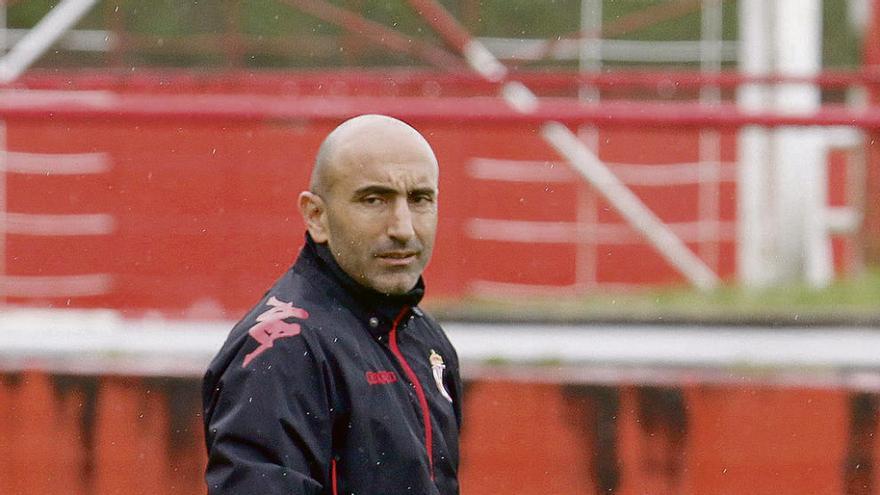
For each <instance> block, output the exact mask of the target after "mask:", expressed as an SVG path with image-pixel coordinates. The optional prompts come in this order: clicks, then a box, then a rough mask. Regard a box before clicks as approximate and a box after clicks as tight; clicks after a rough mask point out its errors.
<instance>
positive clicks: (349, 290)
mask: <svg viewBox="0 0 880 495" xmlns="http://www.w3.org/2000/svg"><path fill="white" fill-rule="evenodd" d="M296 265H297V266H299V265H306V266H308V267H310V268H312V269H313V270H315V271H316V272H317V274H320V275H321V276H322V277H321V278H324V281H323V283H324V284H325V285H326V287H324V288H325V289H326V290H328V291H329V292H330V294H331V295H332V296H333V297H334V298H336V299H338V300H339V302H341V303H342V304H343V305H345V306H346V307H348V308H349V309H351V310H352V312H353V313H354V314H355V316H357V317H358V318H359V319H361V320H362V321H363V322H364V324H365V325H366V327H367V328H368V329H369V330H370V333H372V334H373V335H374V336H375V337H381V336H383V335H386V334H388V332H390V331H391V327H392V325H393V324H394V320H395V319H396V318H397V317H398V316H399V315H400V314H401V312H404V311H409V310H410V309H412V311H413V312H414V313H416V314H420V313H421V312H420V311H419V309H418V308H416V305H417V304H418V303H419V301H421V300H422V297H423V296H424V294H425V283H424V280H423V279H422V277H419V280H418V282H417V283H416V285H415V287H413V288H412V289H411V290H410V291H409V292H407V293H405V294H400V295H389V294H383V293H381V292H378V291H376V290H374V289H371V288H369V287H366V286H364V285H361V284H359V283H358V282H356V281H355V280H354V279H353V278H351V276H349V275H348V274H347V273H345V271H343V270H342V268H341V267H340V266H339V264H338V263H337V262H336V259H335V258H334V257H333V254H332V253H331V252H330V249H329V248H328V247H327V244H325V243H321V244H319V243H317V242H315V241H314V240H313V239H312V236H311V235H309V233H308V232H306V242H305V245H304V246H303V249H302V251H301V252H300V255H299V260H297V263H296Z"/></svg>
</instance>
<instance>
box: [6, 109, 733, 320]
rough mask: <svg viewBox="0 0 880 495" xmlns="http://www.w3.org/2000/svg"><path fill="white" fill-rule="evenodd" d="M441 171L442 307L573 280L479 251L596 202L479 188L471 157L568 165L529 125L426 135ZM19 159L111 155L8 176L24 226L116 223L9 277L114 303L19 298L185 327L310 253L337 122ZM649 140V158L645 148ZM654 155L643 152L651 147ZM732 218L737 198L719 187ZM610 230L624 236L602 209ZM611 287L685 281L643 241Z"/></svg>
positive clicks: (130, 131)
mask: <svg viewBox="0 0 880 495" xmlns="http://www.w3.org/2000/svg"><path fill="white" fill-rule="evenodd" d="M413 124H414V125H415V126H416V127H418V128H419V129H420V130H422V132H424V133H425V134H426V136H427V137H428V139H429V141H430V142H431V143H432V144H433V145H434V147H435V148H436V151H437V155H438V157H439V159H440V162H441V164H442V177H441V186H440V187H441V223H440V231H439V240H438V245H437V248H436V250H435V257H434V259H433V261H432V264H431V266H430V268H429V270H428V273H427V279H428V283H429V290H430V293H429V295H430V296H431V297H453V298H454V297H460V296H464V295H468V294H469V293H470V290H471V288H472V287H471V282H472V281H473V280H486V281H497V282H509V283H518V284H543V285H560V286H564V285H570V284H573V283H575V281H576V280H575V277H576V275H575V273H576V261H575V259H576V256H577V252H578V250H577V247H576V244H572V243H560V244H539V245H531V244H528V243H515V242H499V241H481V240H479V239H473V238H469V237H468V236H467V234H466V228H467V225H468V222H469V221H470V219H471V218H474V217H479V218H487V219H513V220H527V221H534V220H542V221H548V222H566V221H567V222H572V221H574V220H576V212H577V210H578V205H579V202H583V201H587V200H588V199H589V198H590V197H594V196H592V195H593V193H591V192H590V191H589V190H588V189H587V188H586V187H585V186H583V185H582V183H579V181H578V180H577V179H572V181H570V182H567V183H562V184H560V183H550V182H546V183H542V182H535V183H530V184H523V183H515V182H496V181H491V180H479V179H475V178H472V177H469V176H468V164H469V161H470V159H471V158H473V157H491V158H509V159H518V160H552V161H558V158H557V157H556V156H555V155H554V153H553V152H552V150H550V149H548V147H547V146H546V145H545V144H544V143H543V142H542V141H541V139H540V138H539V137H537V136H536V135H535V129H533V128H528V127H521V128H514V127H500V126H486V127H475V126H453V125H441V124H432V123H430V122H413ZM7 126H8V127H7V131H8V136H7V141H8V148H9V150H11V151H22V152H29V153H85V152H100V153H106V154H108V155H109V157H110V162H111V164H112V165H111V166H112V168H111V169H110V170H109V172H107V173H104V174H96V175H81V176H69V175H64V176H62V175H54V176H53V175H48V176H47V175H28V174H16V173H10V174H7V184H8V209H9V211H11V212H16V213H43V214H69V213H79V214H82V213H108V214H111V215H112V216H113V218H114V219H115V223H116V227H115V230H114V231H113V233H112V234H110V235H106V236H100V235H98V236H79V237H71V236H64V237H61V236H51V237H46V236H34V235H22V234H9V235H8V236H7V252H6V262H7V271H8V274H9V275H13V276H19V275H24V276H34V275H40V276H51V275H76V274H85V273H108V274H112V276H113V277H114V285H113V289H112V291H111V292H110V293H108V294H104V295H100V296H97V297H79V298H76V297H74V298H72V299H71V300H70V301H68V300H67V298H66V297H54V298H46V299H43V298H39V297H29V298H15V297H13V298H11V300H12V301H13V302H24V303H29V304H36V305H44V304H49V305H55V306H65V305H68V304H69V305H70V306H85V307H95V306H108V307H114V308H124V309H151V308H158V309H162V310H165V311H169V312H172V313H179V312H182V314H185V312H186V310H187V308H193V307H195V306H201V307H211V306H219V307H222V308H224V309H227V310H229V311H232V312H233V313H230V314H223V315H218V316H227V317H231V316H234V315H235V313H236V312H240V311H241V310H243V309H245V308H246V307H248V306H249V305H250V304H251V303H252V302H253V301H254V300H255V299H256V298H258V296H259V294H261V293H262V291H263V290H265V288H266V286H267V285H268V284H269V283H270V282H271V281H272V280H273V279H274V278H275V277H277V276H278V275H279V274H281V273H282V272H283V271H284V270H285V269H286V268H287V266H288V265H289V263H290V262H291V260H293V258H294V257H295V255H296V252H297V249H298V247H299V245H300V244H301V240H302V233H303V226H302V222H301V220H300V218H299V214H298V213H297V211H296V206H295V199H296V196H297V194H298V193H299V191H300V190H302V189H303V188H304V187H306V184H307V180H308V174H309V169H310V164H311V161H312V159H313V156H314V154H315V151H316V149H317V147H318V145H319V143H320V141H321V139H322V137H323V136H324V135H326V133H327V132H329V130H330V129H331V127H332V124H330V123H284V124H264V125H248V124H239V125H225V124H223V123H217V124H192V123H188V124H181V125H173V124H171V123H151V122H146V123H137V122H135V123H132V122H88V123H81V122H79V123H65V122H35V121H30V122H28V121H23V122H14V121H12V122H8V124H7ZM603 136H604V139H605V140H606V144H605V145H604V146H603V148H602V154H603V156H604V157H605V158H606V159H608V160H613V161H624V162H636V163H638V162H642V163H644V162H646V161H655V162H660V163H669V162H670V161H679V160H688V161H693V160H694V156H693V155H694V154H695V152H694V142H695V137H694V135H693V134H685V133H676V132H675V131H674V130H670V131H654V132H649V133H639V135H638V136H635V135H633V134H632V133H628V132H616V133H612V132H610V131H609V132H608V133H604V134H603ZM634 142H639V143H640V147H635V146H634V145H633V143H634ZM642 146H643V147H642ZM636 192H637V193H638V194H640V195H641V196H642V197H643V200H644V201H645V202H646V204H647V205H648V206H650V207H651V208H652V209H654V211H655V212H657V213H658V215H660V217H661V218H663V219H664V220H666V221H689V220H694V219H695V213H694V209H695V206H696V203H697V199H696V194H697V193H696V188H695V187H693V186H681V187H670V188H665V189H661V188H640V189H636ZM721 193H722V194H721V198H720V199H721V209H722V214H723V216H724V218H726V219H727V220H732V215H733V210H734V207H733V194H734V191H733V190H732V186H730V187H728V186H723V188H722V189H721ZM594 208H596V211H597V213H598V218H599V220H600V221H603V222H609V223H620V219H619V217H618V216H617V215H616V214H615V213H614V212H613V211H611V210H610V209H609V207H608V206H607V205H606V204H605V203H604V202H603V201H601V200H599V201H597V202H596V203H595V206H594ZM719 248H720V249H721V250H722V253H723V254H722V257H721V261H720V263H719V269H720V272H721V274H722V275H723V276H729V275H730V274H731V273H732V271H733V253H732V243H731V242H728V241H725V242H722V243H719ZM594 249H595V250H596V252H598V253H599V254H600V256H598V261H597V263H596V270H597V277H598V280H599V281H600V282H603V283H605V282H608V283H634V284H651V283H669V282H681V277H680V276H679V275H678V274H676V273H675V272H674V271H673V270H672V269H671V268H670V267H669V266H668V265H667V264H666V263H665V262H664V261H663V260H662V259H661V258H660V257H659V256H658V255H656V254H655V253H654V251H653V250H652V249H651V248H649V247H647V246H645V245H644V244H641V243H640V241H639V240H638V238H637V237H636V236H634V235H633V241H632V242H631V243H629V244H625V245H595V246H594Z"/></svg>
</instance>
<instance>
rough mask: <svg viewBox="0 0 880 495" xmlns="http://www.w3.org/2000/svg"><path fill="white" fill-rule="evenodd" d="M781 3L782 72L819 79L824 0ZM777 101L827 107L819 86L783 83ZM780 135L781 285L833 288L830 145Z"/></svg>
mask: <svg viewBox="0 0 880 495" xmlns="http://www.w3.org/2000/svg"><path fill="white" fill-rule="evenodd" d="M776 5H777V10H776V12H775V15H774V22H773V26H774V32H775V33H776V38H775V40H774V41H775V43H774V44H773V49H774V50H773V53H774V54H775V62H776V67H777V71H776V72H777V74H778V75H780V76H783V77H815V76H817V75H818V74H819V72H820V70H821V64H822V58H821V57H822V3H821V0H778V1H777V2H776ZM775 99H776V102H775V107H776V110H777V111H779V112H780V113H787V114H809V113H811V112H814V111H816V110H818V109H819V107H820V106H821V100H820V93H819V89H818V88H817V87H816V86H815V85H813V84H806V83H803V84H791V83H788V84H780V85H778V86H777V87H776V92H775ZM774 135H775V138H774V139H775V143H774V149H773V165H774V169H775V170H774V172H775V176H774V183H775V186H776V187H775V189H774V190H773V191H772V197H773V201H774V202H775V210H776V212H777V216H776V217H775V220H776V222H775V224H774V226H773V231H774V232H775V233H776V234H777V237H776V244H777V246H778V258H777V260H778V264H777V266H778V269H779V272H778V276H779V278H778V279H777V281H778V282H780V283H784V282H796V281H800V280H804V279H805V280H806V281H807V282H809V283H810V285H812V286H817V287H818V286H824V285H827V284H828V283H830V282H831V279H832V277H833V266H832V260H831V247H830V244H829V243H830V239H829V238H828V229H827V227H826V225H825V222H824V219H825V216H826V215H825V214H826V211H825V207H826V205H825V203H824V202H823V199H824V197H825V192H824V189H825V188H826V187H827V179H825V178H824V177H825V175H826V172H825V167H826V146H825V144H824V143H823V140H822V137H821V134H820V133H818V132H816V131H815V130H813V129H795V128H782V129H778V130H777V131H776V132H775V133H774ZM820 202H822V203H821V204H820Z"/></svg>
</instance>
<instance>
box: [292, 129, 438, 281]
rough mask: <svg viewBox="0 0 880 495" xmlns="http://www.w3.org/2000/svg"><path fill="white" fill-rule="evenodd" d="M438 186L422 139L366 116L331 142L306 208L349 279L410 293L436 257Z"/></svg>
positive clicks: (309, 223) (302, 201)
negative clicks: (435, 237) (433, 255)
mask: <svg viewBox="0 0 880 495" xmlns="http://www.w3.org/2000/svg"><path fill="white" fill-rule="evenodd" d="M438 179H439V171H438V167H437V158H436V157H435V156H434V152H433V151H432V150H431V147H430V146H429V145H428V142H427V141H425V138H424V137H422V135H421V134H419V133H418V132H417V131H416V130H415V129H413V128H412V127H410V126H408V125H407V124H405V123H403V122H401V121H399V120H397V119H393V118H391V117H386V116H383V115H363V116H360V117H355V118H353V119H351V120H348V121H346V122H344V123H342V125H340V126H339V127H337V128H336V129H334V130H333V132H331V133H330V135H329V136H327V139H325V140H324V143H323V144H322V145H321V149H320V151H319V152H318V157H317V159H316V160H315V168H314V169H313V170H312V180H311V185H310V187H311V190H310V191H303V192H302V193H300V196H299V208H300V211H301V212H302V215H303V219H304V220H305V223H306V228H307V229H308V231H309V234H310V235H311V237H312V239H313V240H314V241H315V242H316V243H318V244H326V245H327V247H328V248H329V249H330V252H331V253H332V254H333V257H334V258H335V259H336V262H337V263H338V264H339V266H340V267H341V268H342V269H343V270H344V271H345V273H347V274H348V275H349V276H351V277H352V278H353V279H354V280H356V281H358V282H359V283H361V284H362V285H364V286H366V287H369V288H372V289H374V290H376V291H379V292H381V293H383V294H403V293H406V292H407V291H409V290H411V289H412V288H413V287H415V285H416V284H417V282H418V280H419V277H420V276H421V274H422V270H424V268H425V265H426V264H427V263H428V260H429V259H430V257H431V251H432V249H433V246H434V236H435V234H436V230H437V197H438V194H439V190H438Z"/></svg>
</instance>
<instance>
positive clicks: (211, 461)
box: [203, 329, 332, 495]
mask: <svg viewBox="0 0 880 495" xmlns="http://www.w3.org/2000/svg"><path fill="white" fill-rule="evenodd" d="M303 332H308V329H304V330H303ZM257 347H258V346H257V345H256V342H254V341H253V340H252V339H246V340H245V342H244V343H243V344H242V345H239V346H238V351H237V352H234V353H231V358H229V359H227V362H226V364H225V366H224V367H223V368H222V369H219V370H212V369H209V371H208V373H207V374H206V375H205V381H204V383H203V400H204V405H205V411H204V412H205V420H204V421H205V437H206V444H207V447H208V466H207V470H206V473H205V480H206V482H207V485H208V493H209V494H210V495H225V494H243V493H259V494H265V495H270V494H286V495H287V494H295V495H300V494H302V495H311V494H322V493H329V486H330V480H329V478H330V464H331V460H330V457H331V455H332V446H331V444H332V440H331V435H332V418H331V411H332V396H331V390H332V383H331V381H332V374H331V373H330V371H329V369H328V367H327V364H326V360H325V359H323V355H322V354H321V353H320V352H319V350H317V349H316V348H315V347H316V346H313V345H310V344H309V342H308V340H307V339H306V338H304V336H303V335H297V336H292V337H289V338H283V339H278V340H276V341H275V342H274V344H273V345H272V346H271V347H268V348H265V349H263V350H262V352H259V355H257V356H256V357H253V358H252V360H249V361H248V363H247V366H243V364H244V361H245V358H246V356H247V355H248V354H249V353H253V352H254V351H255V350H257ZM221 352H222V351H221Z"/></svg>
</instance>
